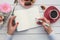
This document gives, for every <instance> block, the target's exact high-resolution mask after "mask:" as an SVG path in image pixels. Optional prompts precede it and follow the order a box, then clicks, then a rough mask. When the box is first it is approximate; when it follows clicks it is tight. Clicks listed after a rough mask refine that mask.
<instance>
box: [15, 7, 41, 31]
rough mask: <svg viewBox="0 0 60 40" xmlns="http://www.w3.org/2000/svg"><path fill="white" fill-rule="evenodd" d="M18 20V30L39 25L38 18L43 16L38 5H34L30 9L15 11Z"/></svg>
mask: <svg viewBox="0 0 60 40" xmlns="http://www.w3.org/2000/svg"><path fill="white" fill-rule="evenodd" d="M15 16H17V17H16V21H18V22H19V25H18V27H17V31H23V30H27V29H30V28H34V27H37V26H38V25H37V24H36V18H40V17H42V15H41V14H40V12H39V7H38V6H33V7H32V8H29V9H24V10H17V11H15Z"/></svg>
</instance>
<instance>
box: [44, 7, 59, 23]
mask: <svg viewBox="0 0 60 40" xmlns="http://www.w3.org/2000/svg"><path fill="white" fill-rule="evenodd" d="M44 17H46V18H47V19H48V20H49V21H50V23H55V22H56V21H57V20H58V19H59V17H60V12H59V10H58V9H57V8H56V7H54V6H50V7H48V8H47V9H46V11H45V12H44Z"/></svg>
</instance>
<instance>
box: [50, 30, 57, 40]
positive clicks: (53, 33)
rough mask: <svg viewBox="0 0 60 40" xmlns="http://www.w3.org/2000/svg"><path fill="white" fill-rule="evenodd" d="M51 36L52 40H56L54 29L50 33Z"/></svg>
mask: <svg viewBox="0 0 60 40" xmlns="http://www.w3.org/2000/svg"><path fill="white" fill-rule="evenodd" d="M49 38H50V40H56V35H55V32H54V31H53V32H51V33H50V34H49Z"/></svg>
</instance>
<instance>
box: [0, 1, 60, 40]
mask: <svg viewBox="0 0 60 40" xmlns="http://www.w3.org/2000/svg"><path fill="white" fill-rule="evenodd" d="M13 1H14V0H0V3H4V2H7V3H10V4H11V5H13ZM35 5H36V6H40V5H45V6H46V7H48V6H51V5H52V6H56V7H57V8H58V9H59V10H60V0H36V3H35ZM12 7H13V6H12ZM21 9H24V8H23V7H21V6H20V5H18V6H17V8H16V10H21ZM40 12H41V13H42V10H41V9H40ZM51 27H52V29H53V30H54V31H55V33H56V36H57V38H58V39H59V40H60V38H59V37H60V19H59V20H58V21H57V22H56V23H54V24H52V26H51ZM6 31H7V26H6V25H5V26H4V27H3V28H2V29H0V40H3V37H4V36H3V35H5V33H6ZM13 40H49V39H48V36H47V34H46V32H45V31H44V29H43V28H42V27H37V28H33V29H29V30H26V31H22V32H16V33H15V35H14V36H13Z"/></svg>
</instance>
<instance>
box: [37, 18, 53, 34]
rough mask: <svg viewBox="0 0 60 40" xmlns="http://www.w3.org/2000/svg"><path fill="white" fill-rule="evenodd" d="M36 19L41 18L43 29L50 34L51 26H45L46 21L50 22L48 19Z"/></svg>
mask: <svg viewBox="0 0 60 40" xmlns="http://www.w3.org/2000/svg"><path fill="white" fill-rule="evenodd" d="M38 20H43V22H42V23H41V25H42V26H43V27H44V29H45V31H46V32H47V33H48V34H50V33H51V32H52V31H53V30H52V28H51V26H46V23H47V24H50V21H49V20H47V19H46V18H41V19H38Z"/></svg>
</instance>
